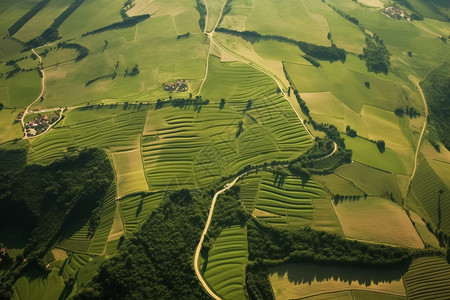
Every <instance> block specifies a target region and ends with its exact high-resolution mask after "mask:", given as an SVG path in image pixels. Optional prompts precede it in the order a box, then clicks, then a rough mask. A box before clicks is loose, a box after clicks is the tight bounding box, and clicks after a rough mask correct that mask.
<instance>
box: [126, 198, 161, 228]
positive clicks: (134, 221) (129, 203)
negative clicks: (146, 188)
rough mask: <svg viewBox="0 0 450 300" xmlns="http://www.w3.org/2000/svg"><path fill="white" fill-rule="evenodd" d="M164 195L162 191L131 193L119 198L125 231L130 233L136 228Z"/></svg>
mask: <svg viewBox="0 0 450 300" xmlns="http://www.w3.org/2000/svg"><path fill="white" fill-rule="evenodd" d="M163 197H164V192H157V193H154V194H151V195H147V196H141V195H133V196H128V197H125V198H122V199H120V201H119V203H120V212H121V215H122V220H123V223H124V226H125V232H126V233H127V234H131V233H133V232H135V231H136V230H138V228H139V227H140V225H141V224H142V223H143V222H144V221H145V220H146V219H147V217H148V216H149V215H150V213H151V212H152V211H153V210H154V209H155V208H157V207H158V205H159V204H160V203H161V201H162V200H163Z"/></svg>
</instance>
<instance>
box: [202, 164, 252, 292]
mask: <svg viewBox="0 0 450 300" xmlns="http://www.w3.org/2000/svg"><path fill="white" fill-rule="evenodd" d="M246 174H247V173H244V174H242V175H239V176H238V177H236V178H235V179H234V180H233V181H232V182H230V183H227V184H226V185H225V187H224V188H223V189H221V190H220V191H218V192H217V193H216V194H215V195H214V197H213V200H212V202H211V208H210V210H209V214H208V219H207V220H206V223H205V228H204V229H203V232H202V236H201V237H200V241H199V242H198V245H197V248H196V249H195V255H194V270H195V274H196V275H197V278H198V280H199V281H200V283H201V284H202V285H203V287H204V288H205V290H206V291H207V292H208V294H209V295H210V296H211V297H212V298H214V299H216V300H221V298H220V297H219V296H217V295H216V294H215V293H214V292H213V291H212V290H211V289H210V288H209V286H208V284H207V283H206V281H205V280H204V279H203V276H202V274H201V273H200V270H199V267H198V258H199V256H200V250H201V249H202V245H203V240H204V239H205V235H206V233H207V232H208V229H209V225H210V224H211V219H212V216H213V213H214V207H215V205H216V201H217V197H218V196H219V195H220V194H222V193H223V192H225V191H226V190H228V189H230V188H231V187H232V186H233V185H234V184H235V183H236V182H237V181H238V180H239V179H240V178H241V177H242V176H244V175H246Z"/></svg>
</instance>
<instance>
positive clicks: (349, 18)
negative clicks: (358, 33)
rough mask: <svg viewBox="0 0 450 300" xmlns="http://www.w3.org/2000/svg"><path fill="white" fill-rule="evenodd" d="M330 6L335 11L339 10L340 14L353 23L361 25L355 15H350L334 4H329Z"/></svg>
mask: <svg viewBox="0 0 450 300" xmlns="http://www.w3.org/2000/svg"><path fill="white" fill-rule="evenodd" d="M328 6H329V7H331V8H332V9H333V10H334V11H335V12H337V13H338V14H340V15H341V16H342V17H344V18H345V19H347V20H349V21H350V22H352V23H353V24H355V25H356V26H359V20H358V19H357V18H355V17H352V16H350V15H349V14H346V13H345V12H343V11H342V10H340V9H338V8H336V7H334V6H332V5H328Z"/></svg>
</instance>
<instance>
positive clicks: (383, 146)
mask: <svg viewBox="0 0 450 300" xmlns="http://www.w3.org/2000/svg"><path fill="white" fill-rule="evenodd" d="M376 145H377V148H378V151H380V152H381V153H383V152H384V151H386V143H385V142H384V141H383V140H378V141H376Z"/></svg>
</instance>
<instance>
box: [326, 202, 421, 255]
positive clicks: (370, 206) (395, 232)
mask: <svg viewBox="0 0 450 300" xmlns="http://www.w3.org/2000/svg"><path fill="white" fill-rule="evenodd" d="M334 209H335V211H336V214H337V216H338V218H339V220H340V222H341V224H342V228H343V230H344V234H345V236H346V237H348V238H353V239H357V240H365V241H371V242H379V243H385V244H391V245H401V246H405V247H412V248H423V243H422V240H421V239H420V237H419V234H418V233H417V231H416V229H415V228H414V226H413V224H412V223H411V220H410V219H409V217H408V216H407V214H406V213H405V212H404V211H403V210H402V209H401V208H400V207H398V206H396V205H395V204H392V202H391V201H389V200H386V199H382V198H375V197H367V199H361V200H356V201H352V200H343V201H342V202H339V203H337V204H336V203H335V205H334Z"/></svg>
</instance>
